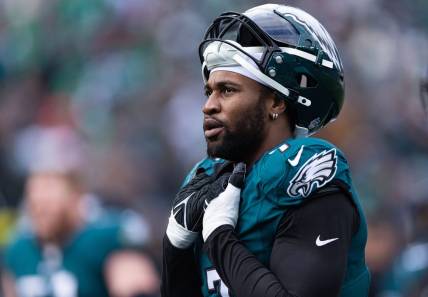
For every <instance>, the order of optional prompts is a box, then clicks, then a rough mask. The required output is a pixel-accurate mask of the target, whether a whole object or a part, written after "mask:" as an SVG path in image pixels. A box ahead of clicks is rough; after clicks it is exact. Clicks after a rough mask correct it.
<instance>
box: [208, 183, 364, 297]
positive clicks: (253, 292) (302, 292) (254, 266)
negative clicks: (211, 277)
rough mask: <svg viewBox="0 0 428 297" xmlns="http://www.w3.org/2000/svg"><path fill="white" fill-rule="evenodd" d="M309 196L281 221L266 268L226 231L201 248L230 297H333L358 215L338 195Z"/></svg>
mask: <svg viewBox="0 0 428 297" xmlns="http://www.w3.org/2000/svg"><path fill="white" fill-rule="evenodd" d="M315 195H317V196H318V197H312V199H308V202H306V203H304V204H303V205H301V206H299V207H295V208H293V209H291V210H290V211H287V212H286V214H285V215H284V217H283V218H282V220H281V222H280V225H279V227H278V230H277V232H276V237H275V240H274V243H273V248H272V253H271V257H270V264H269V267H265V266H264V265H263V264H261V263H260V262H259V261H258V260H257V259H256V257H255V256H254V255H253V254H251V253H250V252H249V250H248V249H247V248H246V247H245V246H244V245H243V243H242V242H240V241H239V239H238V238H237V236H236V235H235V233H234V232H233V228H232V227H231V226H222V227H220V228H218V229H217V230H215V231H214V232H213V234H211V235H210V237H209V238H208V240H207V242H206V243H205V246H204V248H205V249H206V251H207V253H208V256H209V258H210V259H211V261H212V262H213V264H214V266H215V268H216V270H217V272H218V273H219V275H220V277H221V279H222V280H223V281H224V282H225V284H226V285H227V286H228V288H229V289H230V291H231V292H233V294H234V296H235V297H261V296H264V297H270V296H275V297H280V296H281V297H290V296H297V297H311V296H337V295H338V294H339V290H340V287H341V284H342V281H343V278H344V274H345V269H346V261H347V252H348V249H349V246H350V242H351V237H352V235H353V234H354V232H355V231H356V230H357V226H358V220H359V218H358V212H357V210H356V208H355V206H354V204H353V203H352V201H351V199H350V198H349V197H348V196H347V195H346V194H344V193H343V192H341V191H335V192H328V193H324V194H315Z"/></svg>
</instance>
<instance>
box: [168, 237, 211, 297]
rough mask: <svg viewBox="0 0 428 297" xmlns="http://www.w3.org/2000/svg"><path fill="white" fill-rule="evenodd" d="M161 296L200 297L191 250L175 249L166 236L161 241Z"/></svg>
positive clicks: (198, 279)
mask: <svg viewBox="0 0 428 297" xmlns="http://www.w3.org/2000/svg"><path fill="white" fill-rule="evenodd" d="M161 294H162V296H163V297H183V296H186V297H202V293H201V280H200V273H199V270H198V267H197V265H196V261H195V255H194V253H193V249H192V248H188V249H179V248H176V247H175V246H173V245H172V244H171V242H170V241H169V239H168V236H165V237H164V240H163V262H162V285H161Z"/></svg>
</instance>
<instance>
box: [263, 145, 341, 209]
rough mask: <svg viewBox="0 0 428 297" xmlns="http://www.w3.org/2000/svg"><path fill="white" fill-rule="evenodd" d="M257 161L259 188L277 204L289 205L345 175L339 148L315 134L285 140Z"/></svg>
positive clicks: (298, 201)
mask: <svg viewBox="0 0 428 297" xmlns="http://www.w3.org/2000/svg"><path fill="white" fill-rule="evenodd" d="M260 161H261V162H260V164H259V165H258V169H259V172H258V174H259V176H260V179H261V181H262V187H263V190H264V192H265V193H266V194H268V196H269V197H270V198H271V199H272V198H273V199H278V201H280V204H283V205H292V204H297V203H300V202H301V201H303V200H304V199H305V198H307V197H308V196H310V194H312V193H314V192H315V191H316V190H317V189H320V188H322V187H324V186H325V185H327V184H328V183H329V182H331V181H332V180H333V179H335V178H338V177H339V175H340V176H342V175H344V174H345V176H343V178H342V179H344V181H345V183H346V182H347V179H348V169H349V168H348V165H347V162H346V159H345V158H344V157H343V154H342V152H341V151H340V150H339V149H338V148H336V147H335V146H334V145H332V144H331V143H329V142H327V141H324V140H321V139H317V138H298V139H292V140H288V141H287V142H286V143H284V144H282V145H280V146H278V147H277V148H275V149H274V150H272V151H271V152H269V153H267V154H266V155H265V156H264V157H263V158H262V159H261V160H260Z"/></svg>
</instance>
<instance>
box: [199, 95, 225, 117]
mask: <svg viewBox="0 0 428 297" xmlns="http://www.w3.org/2000/svg"><path fill="white" fill-rule="evenodd" d="M220 110H221V108H220V101H219V100H218V96H217V94H216V92H212V93H211V94H210V96H209V97H208V98H207V101H206V102H205V104H204V107H203V108H202V112H203V113H204V114H206V115H212V114H215V113H218V112H220Z"/></svg>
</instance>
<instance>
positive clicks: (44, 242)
mask: <svg viewBox="0 0 428 297" xmlns="http://www.w3.org/2000/svg"><path fill="white" fill-rule="evenodd" d="M84 193H85V192H84V191H83V187H82V186H81V182H80V181H79V178H78V175H77V174H76V173H74V172H72V171H66V172H58V171H52V170H47V171H38V172H34V173H32V174H31V176H30V177H29V179H28V181H27V185H26V200H25V203H26V207H27V210H28V215H29V219H30V222H31V226H30V227H31V228H29V230H27V229H25V228H22V230H20V231H19V232H18V233H17V234H16V236H15V239H14V240H13V241H12V242H11V244H10V245H9V246H8V247H7V249H6V251H5V259H4V267H2V270H3V271H2V284H3V289H4V293H5V295H4V296H5V297H36V296H37V297H48V296H49V297H64V296H68V297H78V296H79V297H85V296H86V297H94V296H113V297H134V296H147V297H149V296H158V290H159V278H158V273H157V271H156V269H155V266H154V264H153V263H152V260H151V259H150V258H149V257H148V256H147V255H146V254H143V253H141V252H139V251H137V250H135V249H131V248H133V247H134V243H133V242H132V241H131V240H129V236H128V235H127V231H128V230H126V229H129V228H130V227H133V226H135V225H131V224H132V223H133V221H135V219H138V218H137V217H135V216H134V217H132V218H131V217H129V216H124V215H119V214H117V213H115V212H113V211H108V212H107V211H106V210H105V211H103V210H102V208H100V207H97V208H94V207H92V206H90V204H89V203H87V202H88V200H87V199H86V198H85V196H84Z"/></svg>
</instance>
